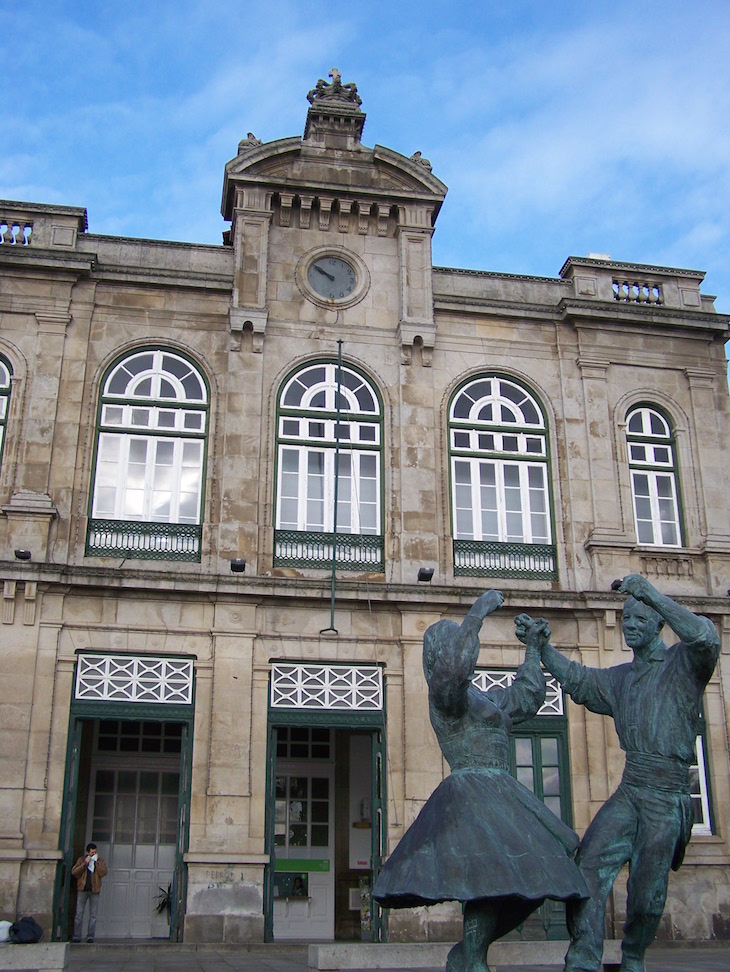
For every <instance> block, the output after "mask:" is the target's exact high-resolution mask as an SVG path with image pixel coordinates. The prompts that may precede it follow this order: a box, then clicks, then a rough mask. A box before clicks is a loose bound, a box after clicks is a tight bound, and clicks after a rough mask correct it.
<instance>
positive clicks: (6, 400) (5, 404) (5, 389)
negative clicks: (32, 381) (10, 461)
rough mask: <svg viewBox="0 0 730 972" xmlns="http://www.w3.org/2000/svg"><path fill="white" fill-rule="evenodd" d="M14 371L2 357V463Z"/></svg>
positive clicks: (0, 369)
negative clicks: (11, 380)
mask: <svg viewBox="0 0 730 972" xmlns="http://www.w3.org/2000/svg"><path fill="white" fill-rule="evenodd" d="M11 377H12V371H11V369H10V365H9V364H8V362H7V361H6V360H5V358H3V357H1V356H0V463H1V462H2V458H3V447H4V445H5V429H6V427H7V422H8V410H9V408H10V379H11Z"/></svg>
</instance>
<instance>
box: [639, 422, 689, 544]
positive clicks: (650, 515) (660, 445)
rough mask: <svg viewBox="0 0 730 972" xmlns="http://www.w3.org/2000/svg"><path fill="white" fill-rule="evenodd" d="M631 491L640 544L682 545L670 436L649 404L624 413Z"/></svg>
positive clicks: (670, 430) (672, 444)
mask: <svg viewBox="0 0 730 972" xmlns="http://www.w3.org/2000/svg"><path fill="white" fill-rule="evenodd" d="M626 441H627V446H628V454H629V472H630V476H631V494H632V498H633V507H634V524H635V526H636V537H637V540H638V542H639V543H640V544H647V545H652V546H660V547H679V546H681V545H682V529H681V523H680V515H679V497H678V490H677V470H676V465H675V451H674V436H673V433H672V428H671V425H670V424H669V421H668V419H667V418H666V417H665V416H664V415H663V414H662V413H661V412H660V411H659V410H658V409H656V408H655V407H654V406H652V405H640V406H639V407H637V408H633V409H632V410H631V411H630V412H629V413H628V415H627V416H626Z"/></svg>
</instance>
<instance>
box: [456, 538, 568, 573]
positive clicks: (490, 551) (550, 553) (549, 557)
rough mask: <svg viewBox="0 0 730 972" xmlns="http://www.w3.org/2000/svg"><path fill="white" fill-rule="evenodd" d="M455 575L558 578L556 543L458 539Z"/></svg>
mask: <svg viewBox="0 0 730 972" xmlns="http://www.w3.org/2000/svg"><path fill="white" fill-rule="evenodd" d="M454 575H455V576H457V577H458V576H472V577H531V578H540V579H548V580H557V579H558V568H557V559H556V550H555V546H554V544H549V543H498V542H496V541H492V540H454Z"/></svg>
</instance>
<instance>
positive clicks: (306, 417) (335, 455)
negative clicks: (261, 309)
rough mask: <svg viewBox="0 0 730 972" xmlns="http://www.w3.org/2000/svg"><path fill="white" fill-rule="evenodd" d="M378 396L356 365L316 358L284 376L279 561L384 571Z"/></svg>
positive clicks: (279, 414) (278, 502)
mask: <svg viewBox="0 0 730 972" xmlns="http://www.w3.org/2000/svg"><path fill="white" fill-rule="evenodd" d="M382 448H383V419H382V407H381V404H380V398H379V396H378V394H377V392H376V390H375V388H374V387H373V385H372V383H371V382H370V381H369V379H368V378H367V377H366V376H365V375H363V374H362V373H361V372H360V371H359V370H357V369H356V368H354V367H353V366H352V365H348V364H342V365H341V366H340V365H339V364H338V362H337V361H319V362H316V363H315V364H309V365H306V366H304V367H303V368H300V369H298V370H297V371H296V372H294V373H293V374H292V375H290V376H289V378H288V379H287V380H286V381H285V382H284V384H283V385H282V388H281V390H280V393H279V400H278V409H277V481H276V533H275V553H274V563H275V564H277V565H293V566H305V567H306V566H310V567H317V566H326V565H327V564H331V562H332V558H333V555H334V557H335V560H336V564H337V566H338V567H340V568H342V569H345V570H382V567H383V530H382V517H381V507H382Z"/></svg>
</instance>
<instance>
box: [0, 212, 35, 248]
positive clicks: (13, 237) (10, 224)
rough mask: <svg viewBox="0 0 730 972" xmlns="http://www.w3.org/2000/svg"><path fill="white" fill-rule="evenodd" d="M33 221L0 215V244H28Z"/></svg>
mask: <svg viewBox="0 0 730 972" xmlns="http://www.w3.org/2000/svg"><path fill="white" fill-rule="evenodd" d="M32 235H33V223H32V222H29V221H22V222H18V221H17V220H13V219H6V218H5V217H3V216H0V246H6V245H8V246H30V242H31V237H32Z"/></svg>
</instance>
